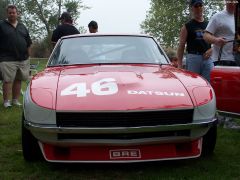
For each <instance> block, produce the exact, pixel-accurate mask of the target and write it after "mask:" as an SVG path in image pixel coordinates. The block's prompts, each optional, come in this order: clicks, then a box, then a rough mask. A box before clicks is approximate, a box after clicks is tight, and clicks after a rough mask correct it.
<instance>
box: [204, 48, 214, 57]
mask: <svg viewBox="0 0 240 180" xmlns="http://www.w3.org/2000/svg"><path fill="white" fill-rule="evenodd" d="M211 55H212V48H209V49H208V50H207V51H206V52H205V53H204V54H203V58H204V59H209V58H210V56H211Z"/></svg>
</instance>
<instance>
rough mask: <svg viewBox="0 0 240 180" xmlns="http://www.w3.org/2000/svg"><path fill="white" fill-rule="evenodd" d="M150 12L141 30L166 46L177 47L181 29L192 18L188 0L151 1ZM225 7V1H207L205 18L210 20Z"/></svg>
mask: <svg viewBox="0 0 240 180" xmlns="http://www.w3.org/2000/svg"><path fill="white" fill-rule="evenodd" d="M150 6H151V7H150V10H149V11H148V13H147V17H146V19H145V21H143V23H142V24H141V28H142V29H143V30H144V32H145V33H148V34H151V35H152V36H154V37H155V38H157V39H158V41H159V42H161V44H164V45H165V46H171V47H176V45H177V42H178V36H179V32H180V29H181V27H182V26H183V25H184V23H186V22H187V21H188V20H189V19H190V18H191V15H190V14H191V13H190V7H189V3H188V2H187V1H186V0H172V1H168V0H151V3H150ZM222 7H223V1H208V2H207V1H205V13H204V14H205V18H206V19H208V18H209V17H211V16H212V14H214V13H215V12H216V11H219V10H220V9H222Z"/></svg>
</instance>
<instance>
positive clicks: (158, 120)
mask: <svg viewBox="0 0 240 180" xmlns="http://www.w3.org/2000/svg"><path fill="white" fill-rule="evenodd" d="M56 118H57V126H59V127H140V126H158V125H173V124H188V123H191V122H192V120H193V109H189V110H169V111H138V112H81V113H72V112H71V113H69V112H57V114H56Z"/></svg>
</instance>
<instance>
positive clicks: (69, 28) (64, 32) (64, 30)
mask: <svg viewBox="0 0 240 180" xmlns="http://www.w3.org/2000/svg"><path fill="white" fill-rule="evenodd" d="M59 20H60V21H61V25H59V26H57V28H56V29H55V30H54V31H53V34H52V43H53V45H55V44H56V43H57V41H58V40H59V39H60V38H61V37H63V36H68V35H73V34H80V32H79V31H78V30H77V28H75V27H74V26H73V20H72V17H71V15H70V14H69V13H68V12H63V13H62V15H61V17H60V18H59Z"/></svg>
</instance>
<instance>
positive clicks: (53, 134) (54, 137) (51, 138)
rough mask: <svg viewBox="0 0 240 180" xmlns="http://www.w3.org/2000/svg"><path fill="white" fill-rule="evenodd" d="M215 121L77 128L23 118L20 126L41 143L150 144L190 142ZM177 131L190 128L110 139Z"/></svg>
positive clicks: (65, 144)
mask: <svg viewBox="0 0 240 180" xmlns="http://www.w3.org/2000/svg"><path fill="white" fill-rule="evenodd" d="M216 123H217V119H215V118H214V119H212V120H206V121H204V122H203V121H202V122H198V123H190V124H177V125H161V126H147V127H111V128H87V127H86V128H85V127H84V128H79V127H56V126H55V125H42V124H34V123H32V122H29V121H24V125H25V127H26V128H27V129H29V130H30V131H31V132H32V134H33V135H34V136H35V137H36V138H37V139H38V140H39V141H41V142H45V143H50V144H56V145H61V146H68V145H86V144H88V145H130V144H131V145H134V144H154V143H168V142H169V143H170V142H184V141H190V140H194V139H197V138H200V137H202V136H204V135H205V134H206V133H207V131H208V130H209V128H210V127H211V126H213V125H214V124H216ZM178 130H190V135H189V136H168V137H165V136H164V137H151V138H139V139H111V135H113V134H134V133H152V132H168V131H178ZM58 134H78V135H81V134H83V135H88V134H89V135H90V134H91V135H92V134H94V135H101V134H104V135H109V138H107V139H106V138H104V139H90V138H88V139H58Z"/></svg>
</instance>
